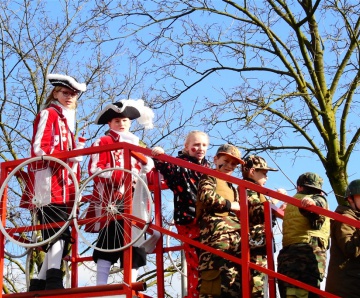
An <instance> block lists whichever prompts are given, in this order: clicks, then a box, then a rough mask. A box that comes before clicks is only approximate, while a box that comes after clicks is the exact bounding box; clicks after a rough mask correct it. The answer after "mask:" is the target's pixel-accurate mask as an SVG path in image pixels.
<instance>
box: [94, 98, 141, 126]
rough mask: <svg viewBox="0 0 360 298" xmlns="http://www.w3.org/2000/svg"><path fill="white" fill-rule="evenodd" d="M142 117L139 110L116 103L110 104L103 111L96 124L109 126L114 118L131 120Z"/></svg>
mask: <svg viewBox="0 0 360 298" xmlns="http://www.w3.org/2000/svg"><path fill="white" fill-rule="evenodd" d="M139 117H140V112H139V110H138V109H137V108H135V107H133V106H130V105H124V104H123V103H122V102H115V103H111V104H108V105H107V106H106V107H105V108H104V109H102V110H101V112H100V113H99V115H98V116H97V117H96V119H95V124H107V123H108V122H109V121H111V120H112V119H114V118H129V119H130V120H133V119H136V118H139Z"/></svg>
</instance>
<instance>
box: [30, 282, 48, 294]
mask: <svg viewBox="0 0 360 298" xmlns="http://www.w3.org/2000/svg"><path fill="white" fill-rule="evenodd" d="M45 286H46V281H45V280H44V279H30V286H29V292H34V291H43V290H45Z"/></svg>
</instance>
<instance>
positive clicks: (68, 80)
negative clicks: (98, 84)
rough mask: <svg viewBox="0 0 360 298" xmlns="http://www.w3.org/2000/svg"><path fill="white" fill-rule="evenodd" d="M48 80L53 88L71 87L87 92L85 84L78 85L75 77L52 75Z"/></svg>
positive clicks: (48, 76) (49, 75)
mask: <svg viewBox="0 0 360 298" xmlns="http://www.w3.org/2000/svg"><path fill="white" fill-rule="evenodd" d="M46 79H48V80H49V81H50V83H51V84H52V85H53V86H58V85H63V86H64V87H69V88H71V89H75V90H78V91H80V92H85V91H86V84H85V83H78V82H77V81H76V80H75V79H74V78H73V77H70V76H67V75H62V74H57V73H50V74H48V75H47V77H46Z"/></svg>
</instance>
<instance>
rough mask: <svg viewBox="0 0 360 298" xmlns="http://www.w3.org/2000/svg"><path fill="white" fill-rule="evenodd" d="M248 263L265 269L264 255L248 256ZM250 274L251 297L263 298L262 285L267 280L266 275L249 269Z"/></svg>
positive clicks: (265, 260)
mask: <svg viewBox="0 0 360 298" xmlns="http://www.w3.org/2000/svg"><path fill="white" fill-rule="evenodd" d="M250 262H251V263H254V264H256V265H258V266H261V267H264V268H266V267H267V259H266V255H250ZM250 274H251V284H252V290H251V297H252V298H262V297H264V285H265V283H266V280H267V278H266V277H267V275H266V274H265V273H263V272H261V271H258V270H254V269H250Z"/></svg>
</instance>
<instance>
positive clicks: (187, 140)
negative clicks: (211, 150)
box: [182, 130, 209, 154]
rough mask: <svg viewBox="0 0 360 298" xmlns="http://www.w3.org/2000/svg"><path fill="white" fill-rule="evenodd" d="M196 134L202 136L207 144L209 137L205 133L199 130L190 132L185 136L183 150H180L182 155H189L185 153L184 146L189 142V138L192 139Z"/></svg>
mask: <svg viewBox="0 0 360 298" xmlns="http://www.w3.org/2000/svg"><path fill="white" fill-rule="evenodd" d="M197 134H199V135H203V136H204V137H205V138H206V140H207V143H208V144H209V136H208V134H207V133H206V132H203V131H201V130H192V131H190V132H189V133H188V134H187V136H186V138H185V143H184V148H183V149H182V152H183V153H187V154H188V153H189V152H187V151H186V149H185V146H186V145H187V144H188V143H189V142H190V139H191V137H193V136H194V135H197Z"/></svg>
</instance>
